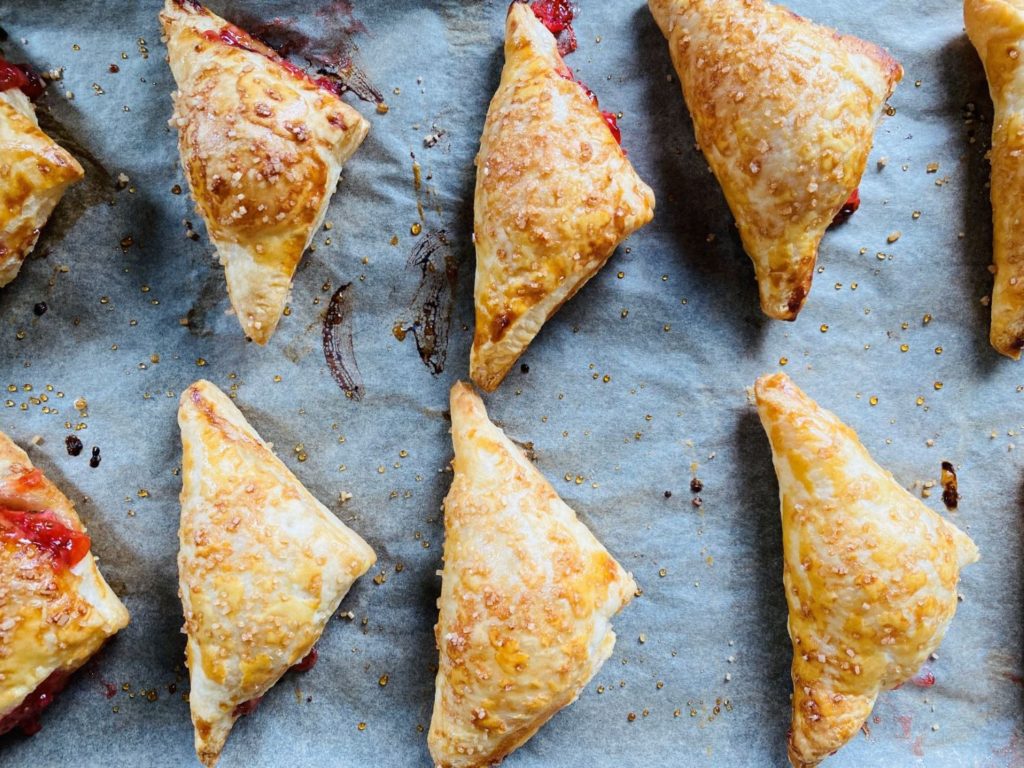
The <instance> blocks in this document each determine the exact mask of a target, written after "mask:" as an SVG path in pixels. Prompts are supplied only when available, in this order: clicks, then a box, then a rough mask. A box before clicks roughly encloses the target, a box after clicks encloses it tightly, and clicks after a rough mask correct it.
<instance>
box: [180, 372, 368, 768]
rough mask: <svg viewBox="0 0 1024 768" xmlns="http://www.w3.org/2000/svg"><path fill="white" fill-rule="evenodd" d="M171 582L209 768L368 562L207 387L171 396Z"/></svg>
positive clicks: (363, 547)
mask: <svg viewBox="0 0 1024 768" xmlns="http://www.w3.org/2000/svg"><path fill="white" fill-rule="evenodd" d="M178 424H179V426H180V427H181V442H182V453H183V460H182V489H181V528H180V531H179V539H180V547H181V549H180V551H179V553H178V573H179V579H180V584H181V602H182V604H183V606H184V609H185V627H184V632H185V634H187V635H188V643H187V645H186V655H187V661H188V668H189V673H190V677H191V680H192V692H191V694H190V695H189V703H190V705H191V708H192V722H193V724H194V725H195V731H196V753H197V754H198V755H199V759H200V761H202V763H203V764H204V765H206V766H212V765H214V764H215V763H216V762H217V758H218V757H219V755H220V752H221V749H222V748H223V747H224V742H225V740H226V739H227V737H228V732H229V731H230V730H231V727H232V726H233V725H234V723H235V720H237V719H238V717H239V715H241V714H244V713H247V712H248V711H250V702H253V701H254V700H258V699H259V698H260V697H261V696H263V694H265V693H266V692H267V691H268V690H269V689H270V688H271V687H272V686H273V685H274V684H275V683H276V682H277V681H278V680H279V679H280V678H281V676H282V675H283V674H284V673H285V672H287V671H288V669H289V668H290V667H292V666H294V665H296V664H297V663H298V662H300V661H301V660H302V659H304V658H305V657H306V656H307V655H308V654H309V653H310V650H311V649H312V648H313V644H314V643H315V642H316V641H317V639H318V638H319V637H320V634H321V633H322V632H323V631H324V627H325V626H326V624H327V622H328V620H329V619H330V618H331V615H332V614H333V613H334V611H335V610H336V609H337V607H338V604H339V603H340V602H341V600H342V598H343V597H345V594H346V593H347V592H348V590H349V587H351V586H352V583H353V582H354V581H355V580H356V579H358V578H359V577H360V576H362V575H363V574H364V573H366V571H367V569H368V568H369V567H370V566H371V565H373V563H374V561H375V560H376V556H375V555H374V553H373V550H372V549H370V547H369V545H368V544H367V543H366V542H365V541H363V540H362V539H361V538H359V536H358V535H356V534H355V533H354V532H352V531H351V530H350V529H349V528H347V527H346V526H345V525H344V524H343V523H342V522H341V521H339V520H338V518H336V517H335V516H334V515H333V514H331V512H330V511H329V510H328V509H327V508H326V507H324V505H323V504H321V503H320V502H319V501H317V500H316V499H315V498H313V496H312V495H311V494H310V492H309V491H307V490H306V489H305V488H304V487H303V485H302V484H301V483H300V482H299V481H298V480H297V479H296V478H295V475H293V474H292V473H291V472H290V471H289V470H288V468H287V467H286V466H285V465H284V463H282V462H281V460H280V459H278V458H277V457H276V456H275V455H274V454H273V452H272V451H271V449H270V447H269V446H268V445H267V444H266V443H265V442H263V440H262V439H261V438H260V436H259V435H258V434H256V431H255V430H254V429H253V428H252V427H251V426H249V423H248V422H247V421H246V420H245V417H244V416H242V414H241V413H240V412H239V410H238V409H237V408H236V407H235V406H234V404H233V403H232V402H231V401H230V400H229V399H228V398H227V396H226V395H225V394H224V393H223V392H221V391H220V390H219V389H217V387H215V386H214V385H213V384H211V383H210V382H208V381H197V382H196V383H195V384H193V385H192V386H191V387H189V388H188V389H187V390H185V392H184V393H183V394H182V396H181V403H180V407H179V409H178Z"/></svg>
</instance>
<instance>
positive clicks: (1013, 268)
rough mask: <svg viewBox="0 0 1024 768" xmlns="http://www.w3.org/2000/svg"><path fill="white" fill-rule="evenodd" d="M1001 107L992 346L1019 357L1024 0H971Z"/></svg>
mask: <svg viewBox="0 0 1024 768" xmlns="http://www.w3.org/2000/svg"><path fill="white" fill-rule="evenodd" d="M964 21H965V24H966V26H967V35H968V37H970V39H971V42H972V43H974V47H975V48H977V49H978V54H979V55H980V56H981V61H982V63H983V64H984V65H985V73H986V75H987V76H988V84H989V91H990V92H991V94H992V103H993V105H994V106H995V119H994V121H993V124H992V151H991V152H990V153H989V157H990V158H991V160H992V185H991V186H992V220H993V228H992V229H993V261H994V263H995V282H994V284H993V286H992V329H991V333H990V340H991V342H992V346H993V347H995V348H996V350H998V351H999V352H1000V353H1002V354H1004V355H1006V356H1007V357H1012V358H1013V359H1014V360H1019V359H1020V352H1021V348H1022V347H1024V0H965V2H964Z"/></svg>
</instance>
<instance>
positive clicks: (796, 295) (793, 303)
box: [786, 285, 807, 318]
mask: <svg viewBox="0 0 1024 768" xmlns="http://www.w3.org/2000/svg"><path fill="white" fill-rule="evenodd" d="M806 298H807V288H805V287H804V286H802V285H798V286H797V287H796V288H794V289H793V292H792V293H791V294H789V301H788V302H787V304H786V308H787V309H788V310H789V311H790V312H791V313H792V315H793V317H794V318H795V317H796V315H797V314H798V313H799V312H800V309H801V308H802V307H803V305H804V299H806Z"/></svg>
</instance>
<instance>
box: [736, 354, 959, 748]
mask: <svg viewBox="0 0 1024 768" xmlns="http://www.w3.org/2000/svg"><path fill="white" fill-rule="evenodd" d="M755 395H756V399H757V409H758V413H759V414H760V416H761V422H762V424H763V425H764V429H765V432H767V433H768V439H769V440H770V442H771V446H772V458H773V460H774V462H775V471H776V474H777V475H778V478H779V497H780V500H781V507H782V540H783V550H784V562H785V566H784V572H783V581H784V583H785V587H786V599H787V601H788V603H789V634H790V638H791V639H792V641H793V721H792V729H791V733H790V737H789V759H790V762H791V763H792V764H793V765H794V766H797V768H809V766H814V765H817V764H818V763H819V762H821V761H822V760H823V759H824V758H826V757H827V756H828V755H830V754H832V753H833V752H835V751H836V750H837V749H839V748H840V747H841V746H843V745H844V744H845V743H846V742H847V741H849V740H850V739H851V738H852V737H853V735H854V734H855V733H856V732H857V731H858V730H859V729H860V727H861V726H862V725H863V724H864V722H865V720H866V719H867V717H868V715H870V714H871V708H872V707H873V706H874V703H875V699H876V698H877V697H878V693H879V691H883V690H888V689H891V688H895V687H896V686H898V685H900V684H902V683H904V682H906V681H907V680H909V679H910V678H911V677H913V676H914V675H915V674H916V673H917V670H918V669H919V667H920V666H921V664H922V663H923V662H924V661H925V659H927V658H928V656H929V654H931V653H933V652H934V651H935V650H936V649H937V648H938V647H939V643H940V642H941V641H942V638H943V636H944V635H945V633H946V629H947V627H948V626H949V623H950V621H952V619H953V614H954V612H955V611H956V606H957V590H956V587H957V582H958V581H959V579H960V570H961V569H962V568H963V567H964V566H965V565H969V564H970V563H973V562H975V561H976V560H977V559H978V548H977V547H976V546H975V545H974V542H973V541H971V539H970V537H968V536H967V534H965V533H963V532H962V531H961V530H960V529H959V528H957V527H956V526H955V525H953V524H952V523H950V522H949V521H947V520H944V519H943V518H941V517H939V515H937V514H935V513H934V512H932V511H931V510H930V509H929V508H928V507H926V506H925V505H924V504H923V503H922V502H921V501H920V500H918V499H917V498H915V497H914V496H913V495H911V494H910V493H909V492H908V491H907V490H906V489H904V488H903V487H902V486H901V485H900V484H899V483H897V482H896V481H895V480H894V479H893V477H892V475H891V474H890V473H889V472H887V471H885V470H884V469H882V468H881V467H880V466H878V464H876V463H875V462H874V460H873V459H872V458H871V456H870V455H869V454H868V452H867V450H866V449H865V448H864V446H863V445H861V443H860V440H858V439H857V435H856V433H855V432H854V431H853V430H852V429H850V428H849V427H847V426H846V425H845V424H843V423H842V422H841V421H840V420H839V419H838V418H837V417H836V416H835V414H832V413H830V412H828V411H826V410H824V409H823V408H821V407H820V406H819V405H818V404H817V403H815V402H814V401H813V400H811V399H810V398H809V397H808V396H807V395H805V394H804V393H803V392H802V391H800V389H799V388H798V387H797V386H796V385H795V384H793V382H792V381H791V380H790V379H789V377H787V376H785V375H784V374H781V373H779V374H774V375H771V376H764V377H762V378H761V379H758V381H757V384H756V385H755Z"/></svg>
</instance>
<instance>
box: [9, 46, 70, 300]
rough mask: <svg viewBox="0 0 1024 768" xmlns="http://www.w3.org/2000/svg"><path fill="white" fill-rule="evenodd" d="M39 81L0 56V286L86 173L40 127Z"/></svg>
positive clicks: (41, 90) (14, 275) (24, 256)
mask: <svg viewBox="0 0 1024 768" xmlns="http://www.w3.org/2000/svg"><path fill="white" fill-rule="evenodd" d="M44 87H45V86H44V85H43V82H42V80H40V79H39V77H38V76H37V75H35V74H33V73H31V72H30V71H29V70H27V69H25V68H23V67H19V66H17V65H15V64H11V63H9V62H7V61H4V59H3V58H2V57H0V288H2V287H4V286H5V285H7V284H8V283H9V282H11V281H12V280H13V279H14V278H15V277H17V275H18V270H20V269H21V265H22V263H23V262H24V261H25V258H26V257H27V256H28V255H29V253H31V252H32V249H33V248H35V246H36V241H37V240H38V239H39V232H40V230H42V228H43V225H44V224H46V220H47V219H49V218H50V214H51V213H53V209H54V208H55V207H56V206H57V203H59V202H60V199H61V198H62V197H63V196H64V191H65V190H66V189H67V188H68V187H69V186H71V185H72V184H74V183H75V182H76V181H78V180H80V179H81V178H82V177H83V176H84V175H85V171H83V170H82V166H80V165H79V164H78V161H77V160H75V158H73V157H72V156H71V155H70V154H68V153H67V151H65V150H64V149H63V148H61V147H60V146H59V145H58V144H57V143H56V142H55V141H54V140H53V139H51V138H50V137H49V136H47V135H46V134H45V133H43V132H42V130H40V128H39V123H38V122H37V121H36V111H35V108H34V107H33V106H32V101H31V99H32V98H36V97H38V96H40V95H42V93H43V89H44Z"/></svg>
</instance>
